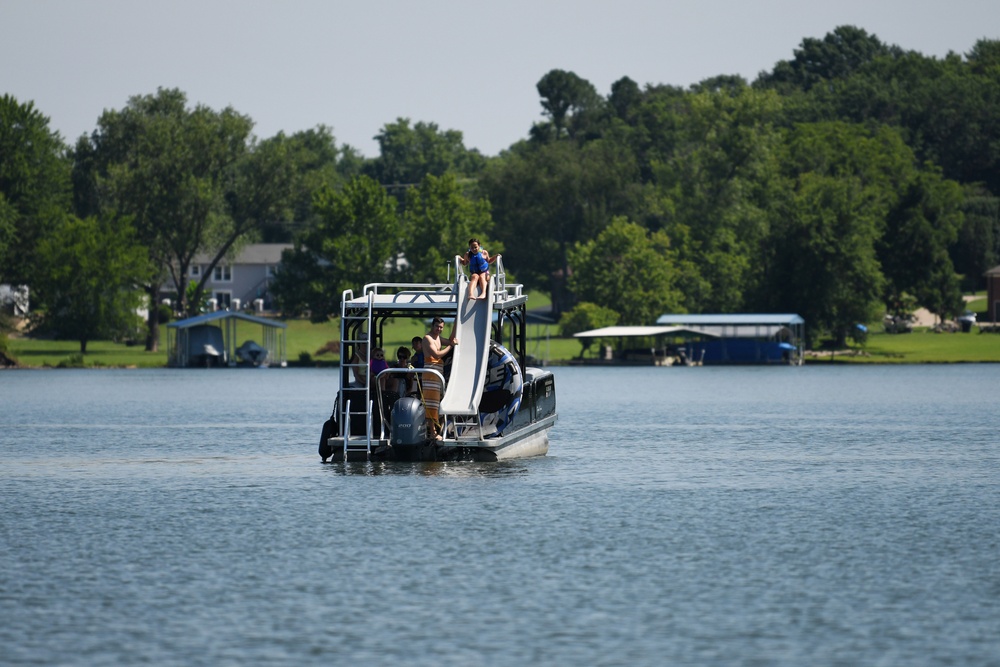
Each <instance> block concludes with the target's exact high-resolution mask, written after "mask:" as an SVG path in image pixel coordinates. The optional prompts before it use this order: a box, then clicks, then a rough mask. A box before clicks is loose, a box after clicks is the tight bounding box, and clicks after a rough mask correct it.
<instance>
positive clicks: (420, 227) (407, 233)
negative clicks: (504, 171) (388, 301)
mask: <svg viewBox="0 0 1000 667" xmlns="http://www.w3.org/2000/svg"><path fill="white" fill-rule="evenodd" d="M403 230H404V232H403V238H402V250H403V254H404V256H405V257H406V262H407V264H408V268H407V270H406V271H405V274H406V276H407V277H408V278H409V279H411V280H414V281H416V282H432V283H434V282H444V281H445V280H447V278H448V275H449V273H448V269H449V267H450V266H451V265H452V260H453V258H454V256H455V255H457V254H461V253H462V251H463V249H464V248H465V247H466V245H467V243H468V240H469V239H470V238H473V237H475V238H478V239H479V240H480V243H481V244H482V246H483V247H484V248H486V249H487V250H489V252H490V254H491V255H496V254H499V253H501V252H503V246H502V245H500V243H498V242H496V241H491V240H490V234H491V233H492V230H493V219H492V218H491V217H490V205H489V202H488V201H486V200H485V199H471V198H469V197H466V196H465V195H464V194H463V193H462V189H461V186H460V185H459V183H458V180H457V179H456V178H455V176H454V175H453V174H446V175H444V176H441V177H440V178H439V177H436V176H432V175H430V174H428V175H427V176H425V177H424V178H423V179H422V180H421V183H420V185H419V186H418V187H415V188H410V189H409V190H408V191H407V192H406V208H405V211H404V213H403Z"/></svg>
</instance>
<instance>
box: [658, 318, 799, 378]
mask: <svg viewBox="0 0 1000 667" xmlns="http://www.w3.org/2000/svg"><path fill="white" fill-rule="evenodd" d="M656 323H657V324H658V325H661V326H678V327H685V328H687V329H691V330H694V331H700V332H702V333H704V334H706V335H707V336H709V337H710V338H705V339H703V340H692V341H691V342H689V343H688V350H687V353H688V354H689V355H690V357H691V358H692V359H695V360H697V361H701V362H702V363H704V364H791V365H796V366H798V365H801V364H802V361H803V358H804V352H805V350H804V349H803V348H804V345H805V320H804V319H802V317H801V316H799V315H795V314H772V313H738V314H715V315H687V314H676V315H675V314H671V315H661V316H660V317H659V318H657V320H656Z"/></svg>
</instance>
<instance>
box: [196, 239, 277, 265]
mask: <svg viewBox="0 0 1000 667" xmlns="http://www.w3.org/2000/svg"><path fill="white" fill-rule="evenodd" d="M292 247H293V246H292V244H291V243H251V244H250V245H248V246H246V247H245V248H243V250H241V251H240V254H238V255H237V256H236V259H234V260H233V261H232V264H234V265H236V264H279V263H280V262H281V252H282V251H283V250H289V249H291V248H292ZM211 261H212V257H211V256H209V255H208V254H206V253H199V254H197V255H195V256H194V260H193V261H192V263H193V264H208V263H209V262H211Z"/></svg>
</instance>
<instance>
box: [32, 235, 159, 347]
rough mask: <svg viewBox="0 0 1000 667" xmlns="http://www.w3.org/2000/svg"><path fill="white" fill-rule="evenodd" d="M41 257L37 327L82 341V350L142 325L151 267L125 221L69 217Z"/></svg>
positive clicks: (49, 239) (127, 334) (42, 245)
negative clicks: (141, 312)
mask: <svg viewBox="0 0 1000 667" xmlns="http://www.w3.org/2000/svg"><path fill="white" fill-rule="evenodd" d="M38 258H39V261H40V263H41V266H42V270H41V271H40V272H39V278H38V279H37V280H36V281H35V282H34V283H33V286H34V288H35V290H34V293H35V294H36V295H37V299H38V301H39V302H40V304H41V310H40V311H39V315H38V322H37V324H38V325H40V326H42V327H46V328H49V329H51V330H53V331H55V332H56V334H57V336H58V337H59V338H62V339H67V340H76V341H79V343H80V353H81V354H86V353H87V343H88V342H89V341H91V340H96V339H113V340H121V339H123V338H128V337H131V336H133V335H134V334H135V333H137V332H138V331H139V330H140V329H141V320H140V319H139V317H138V316H137V315H136V309H137V308H139V307H140V306H141V305H142V304H143V295H142V291H141V289H140V286H141V285H142V284H143V283H145V281H147V280H148V279H149V275H150V273H151V267H150V264H149V260H148V255H147V252H146V249H145V248H143V247H142V246H140V245H138V244H137V243H136V238H135V232H134V230H133V229H132V227H131V226H129V225H128V224H127V222H126V221H124V220H121V219H119V220H107V219H104V220H99V219H95V218H87V219H84V220H81V219H79V218H76V217H72V216H70V217H68V218H66V219H65V220H64V222H62V223H61V224H60V225H59V226H58V227H57V228H56V229H55V230H54V231H53V233H52V234H50V235H49V236H47V237H45V238H44V239H42V240H41V242H40V243H39V246H38ZM152 310H155V308H152Z"/></svg>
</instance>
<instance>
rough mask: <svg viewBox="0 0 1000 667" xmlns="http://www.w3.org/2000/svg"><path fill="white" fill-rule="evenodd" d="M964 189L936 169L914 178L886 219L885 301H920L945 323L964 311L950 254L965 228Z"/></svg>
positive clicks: (883, 246)
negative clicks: (912, 297) (911, 298)
mask: <svg viewBox="0 0 1000 667" xmlns="http://www.w3.org/2000/svg"><path fill="white" fill-rule="evenodd" d="M962 199H963V195H962V190H961V187H960V186H959V185H958V183H955V182H954V181H948V180H944V179H942V178H941V176H940V173H939V171H938V170H935V169H928V170H925V171H923V172H920V173H917V174H915V175H914V177H913V178H912V180H910V182H909V183H907V184H906V185H905V187H903V188H901V191H900V193H899V198H898V200H897V201H896V203H895V205H894V206H893V207H892V208H891V209H890V211H889V213H888V215H887V216H886V229H885V231H884V232H883V234H882V239H881V242H880V243H879V244H878V250H879V260H880V263H881V265H882V271H883V273H884V274H885V277H886V287H887V289H886V294H887V296H886V300H887V301H895V300H897V299H898V298H899V297H900V296H901V295H902V293H904V292H908V293H910V294H913V295H915V296H916V297H917V300H918V301H919V302H920V304H921V305H923V306H924V307H925V308H927V309H928V310H930V311H931V312H932V313H935V314H936V315H938V316H939V317H941V318H942V319H944V318H946V317H949V316H952V315H955V314H958V313H959V312H961V307H962V299H961V292H960V288H959V278H958V276H957V274H956V273H955V268H954V265H953V264H952V261H951V257H950V255H949V254H948V251H949V248H950V247H951V246H952V245H954V243H955V242H956V241H957V240H958V233H959V230H960V229H961V227H962V222H963V220H962V218H963V216H962V211H961V205H962Z"/></svg>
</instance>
